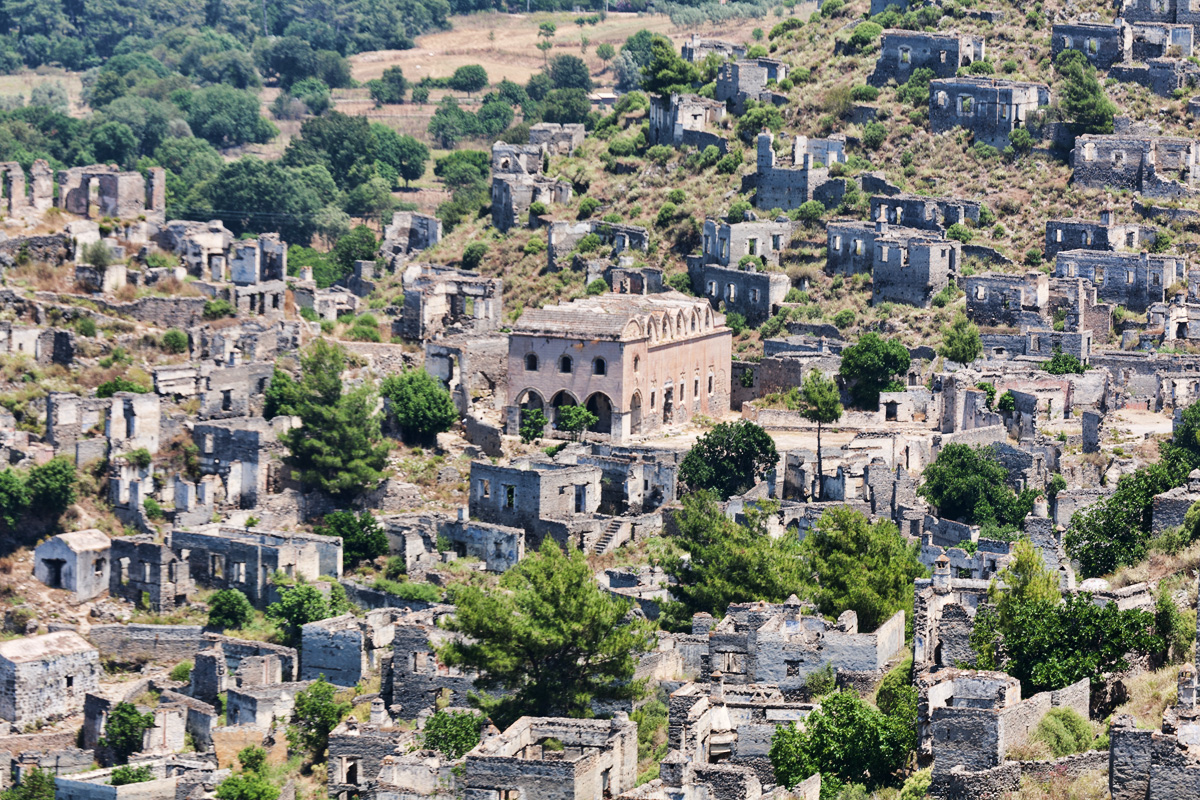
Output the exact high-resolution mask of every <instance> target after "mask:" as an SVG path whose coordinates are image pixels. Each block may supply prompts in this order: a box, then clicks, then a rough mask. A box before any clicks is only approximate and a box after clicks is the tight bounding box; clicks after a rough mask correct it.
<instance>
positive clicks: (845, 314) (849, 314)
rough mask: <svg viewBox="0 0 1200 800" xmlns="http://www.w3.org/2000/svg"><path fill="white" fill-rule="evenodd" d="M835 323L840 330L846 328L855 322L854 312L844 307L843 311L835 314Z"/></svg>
mask: <svg viewBox="0 0 1200 800" xmlns="http://www.w3.org/2000/svg"><path fill="white" fill-rule="evenodd" d="M833 324H834V325H836V326H837V327H838V329H839V330H845V329H846V328H849V327H850V326H851V325H853V324H854V312H853V311H851V310H850V309H848V308H843V309H842V310H841V311H839V312H837V313H836V314H834V315H833Z"/></svg>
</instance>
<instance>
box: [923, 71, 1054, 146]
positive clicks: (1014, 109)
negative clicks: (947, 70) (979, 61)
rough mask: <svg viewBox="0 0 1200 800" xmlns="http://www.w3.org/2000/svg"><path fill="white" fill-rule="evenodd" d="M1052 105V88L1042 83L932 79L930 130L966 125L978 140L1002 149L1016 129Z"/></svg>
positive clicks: (993, 79)
mask: <svg viewBox="0 0 1200 800" xmlns="http://www.w3.org/2000/svg"><path fill="white" fill-rule="evenodd" d="M1049 104H1050V89H1049V87H1047V86H1046V85H1045V84H1041V83H1024V82H1020V81H1007V80H1000V79H997V78H969V77H968V78H945V79H935V80H932V81H930V82H929V125H930V130H932V131H933V132H934V133H945V132H946V131H951V130H954V129H955V128H959V127H961V128H965V129H967V130H969V131H971V132H972V133H973V134H974V135H975V139H976V141H981V142H984V143H985V144H990V145H991V146H992V147H995V148H997V149H999V150H1003V149H1004V148H1005V147H1008V145H1009V143H1010V142H1009V136H1010V135H1011V134H1012V132H1013V131H1014V130H1016V129H1017V128H1022V127H1026V125H1027V124H1028V122H1029V121H1030V120H1031V119H1032V118H1033V116H1034V114H1036V113H1037V110H1038V109H1039V108H1041V107H1042V106H1046V105H1049Z"/></svg>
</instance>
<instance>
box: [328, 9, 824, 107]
mask: <svg viewBox="0 0 1200 800" xmlns="http://www.w3.org/2000/svg"><path fill="white" fill-rule="evenodd" d="M809 10H810V11H811V9H809ZM805 13H806V14H807V13H808V12H805ZM578 16H579V15H578V14H575V13H569V12H560V13H537V14H473V15H471V16H459V17H452V18H451V24H452V25H453V28H452V29H451V30H448V31H438V32H436V33H427V34H425V35H424V36H418V37H417V40H416V45H417V46H416V47H414V48H413V49H411V50H380V51H374V52H370V53H362V54H360V55H357V56H353V57H352V58H351V59H350V65H351V69H352V71H353V75H354V77H355V79H356V80H358V81H360V82H366V81H368V80H371V79H372V78H378V77H379V76H380V75H382V74H383V71H384V70H385V69H387V68H388V67H393V66H399V67H401V68H402V69H403V70H404V76H405V77H406V78H408V79H409V80H410V81H418V80H420V79H421V78H423V77H426V76H429V77H433V78H444V77H447V76H449V75H452V74H454V70H456V69H458V68H459V67H461V66H464V65H467V64H480V65H481V66H483V68H484V69H486V70H487V73H488V77H489V78H490V79H491V80H492V82H493V83H495V82H498V81H500V80H501V79H502V78H507V79H508V80H510V81H515V82H517V83H520V84H524V83H525V82H526V81H528V80H529V78H530V77H531V76H533V75H534V74H535V73H537V72H539V71H541V69H542V66H543V64H544V63H545V57H543V55H542V53H541V52H540V51H538V50H537V49H536V48H535V46H534V45H536V44H537V40H538V26H539V25H541V23H543V22H553V23H554V24H555V25H557V26H558V35H557V36H556V37H555V38H554V45H555V47H554V49H553V50H551V51H550V57H553V56H555V55H559V54H562V53H569V54H571V55H575V56H579V57H581V58H582V59H583V60H584V62H585V63H587V65H588V66H589V67H590V68H591V70H592V74H593V77H594V78H595V79H596V80H597V82H599V83H608V84H611V81H612V75H611V72H605V73H603V74H600V71H601V69H602V68H603V66H604V64H603V62H602V61H601V60H600V59H599V58H597V57H596V45H598V44H600V43H602V42H607V43H609V44H611V45H613V46H614V47H617V48H620V46H621V45H622V44H623V43H624V42H625V40H626V39H628V38H629V37H630V36H632V35H633V34H635V33H637V32H638V31H639V30H642V29H643V28H644V29H646V30H649V31H652V32H654V33H661V34H663V35H664V36H667V37H669V38H670V39H671V40H672V41H674V42H675V43H676V44H679V43H680V42H682V41H683V40H684V39H685V38H687V37H688V36H690V35H691V34H692V33H693V32H695V33H702V34H703V35H705V36H716V37H719V38H727V39H734V40H745V39H749V37H750V31H752V30H753V29H754V28H757V27H769V25H768V24H767V22H768V21H766V20H763V21H759V20H731V21H730V22H728V23H722V24H719V25H705V26H703V27H701V28H697V29H694V30H681V29H678V28H676V27H674V26H673V25H672V24H671V20H670V19H669V18H668V17H666V16H664V15H662V14H633V13H618V12H610V13H609V14H608V19H606V20H604V21H603V22H601V23H599V24H598V25H588V26H585V27H584V28H583V29H580V28H579V26H577V25H575V24H574V20H575V18H576V17H578ZM493 34H494V35H493ZM581 34H582V35H584V36H587V37H588V39H589V40H590V41H591V44H590V45H589V47H588V51H587V53H581V52H580V48H579V45H580V35H581ZM435 102H436V99H435Z"/></svg>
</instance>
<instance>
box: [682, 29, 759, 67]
mask: <svg viewBox="0 0 1200 800" xmlns="http://www.w3.org/2000/svg"><path fill="white" fill-rule="evenodd" d="M709 53H716V54H717V55H718V56H720V57H721V58H723V59H728V58H733V59H739V58H741V57H742V56H744V55H746V46H745V45H742V44H737V43H735V42H726V41H723V40H721V39H705V38H703V37H702V36H700V34H698V33H693V34H692V35H691V38H689V39H685V40H684V42H683V45H682V46H681V47H680V54H681V56H682V57H683V60H684V61H690V62H692V63H693V64H698V63H700V62H701V61H703V60H704V59H705V58H707V57H708V54H709Z"/></svg>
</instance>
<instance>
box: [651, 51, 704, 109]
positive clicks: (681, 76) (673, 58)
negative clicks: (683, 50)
mask: <svg viewBox="0 0 1200 800" xmlns="http://www.w3.org/2000/svg"><path fill="white" fill-rule="evenodd" d="M699 80H700V73H699V72H698V71H697V69H696V66H695V65H694V64H691V63H690V62H687V61H684V60H683V59H682V58H681V57H680V56H679V54H678V53H676V52H675V46H674V45H673V44H671V43H670V42H669V41H667V40H666V39H661V38H660V39H654V40H653V41H651V42H650V60H649V61H648V62H647V63H646V64H644V65H642V89H644V90H645V91H647V92H653V93H655V94H664V95H668V94H671V93H672V92H689V91H691V90H692V84H694V83H696V82H698V81H699Z"/></svg>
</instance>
